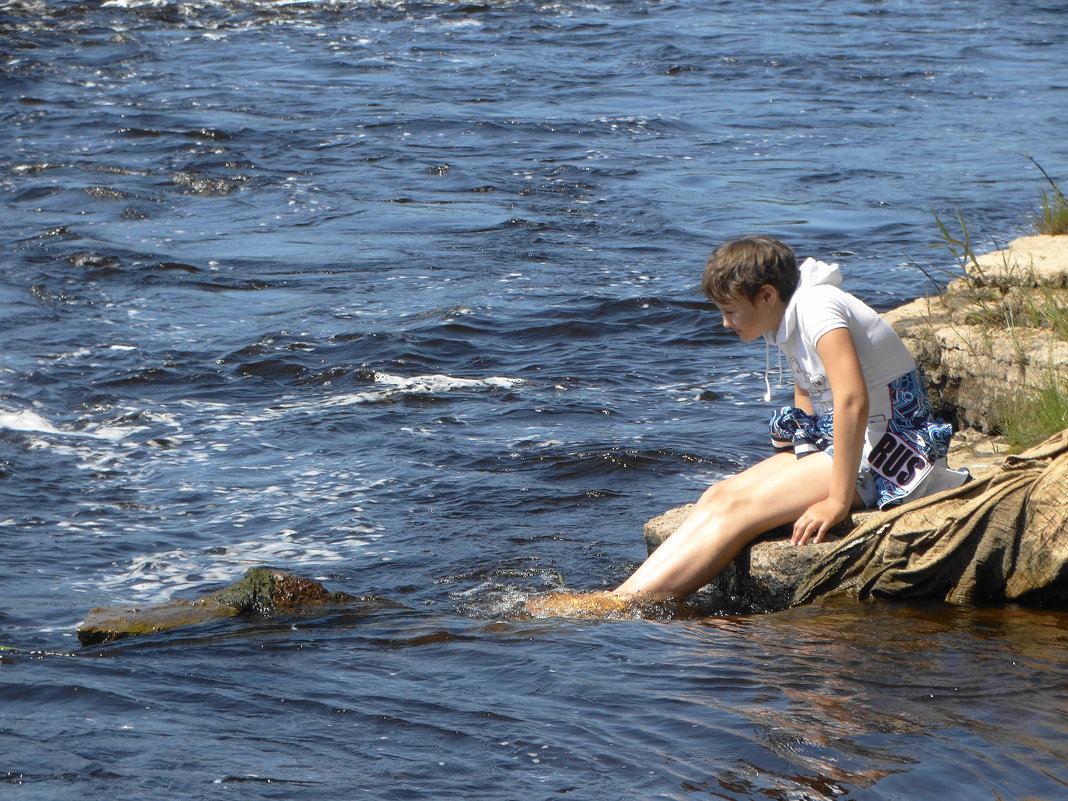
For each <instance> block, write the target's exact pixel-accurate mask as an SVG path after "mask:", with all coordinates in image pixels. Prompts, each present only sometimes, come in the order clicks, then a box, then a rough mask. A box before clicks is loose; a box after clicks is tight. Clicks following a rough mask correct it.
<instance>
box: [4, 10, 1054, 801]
mask: <svg viewBox="0 0 1068 801" xmlns="http://www.w3.org/2000/svg"><path fill="white" fill-rule="evenodd" d="M0 9H2V10H0V29H2V32H3V39H2V46H3V65H2V68H0V70H2V71H0V82H2V84H0V85H2V89H3V113H2V122H0V129H2V136H3V141H4V147H3V151H2V153H0V197H2V202H3V213H2V216H0V232H2V236H3V243H4V247H3V255H2V260H3V261H2V264H3V269H2V270H0V310H2V311H0V314H2V317H0V319H2V320H3V350H2V357H0V537H2V543H3V554H4V560H3V571H2V578H0V632H2V639H0V646H2V647H3V650H0V781H4V782H6V783H7V784H9V785H10V787H9V791H8V793H7V794H9V795H11V796H12V797H13V798H15V797H17V798H22V799H48V800H49V801H55V799H68V798H70V799H87V798H89V799H95V798H121V799H141V798H145V799H157V798H159V797H160V796H161V795H165V796H167V797H175V798H182V799H216V798H242V799H244V798H249V799H261V798H263V799H267V798H284V799H303V798H308V799H364V798H366V799H405V800H408V799H418V798H427V799H460V798H463V799H487V801H490V800H492V801H506V800H508V799H516V800H517V801H520V800H521V801H530V800H531V799H550V798H559V797H571V798H576V799H592V800H594V801H613V800H614V799H643V800H644V799H682V798H686V799H691V798H706V797H707V798H717V799H752V798H766V799H775V800H776V801H785V800H787V799H789V800H800V799H863V800H864V801H868V800H874V799H910V800H911V799H929V798H938V799H962V800H964V799H967V801H975V799H999V800H1001V801H1008V800H1009V799H1020V800H1021V801H1022V800H1023V799H1043V800H1044V801H1051V800H1052V799H1061V798H1065V797H1068V768H1066V763H1068V746H1066V742H1068V718H1066V713H1068V701H1066V697H1068V696H1066V694H1065V687H1066V683H1068V647H1066V646H1068V614H1066V613H1065V612H1063V611H1056V610H1024V609H961V608H948V607H939V606H930V605H926V606H923V605H918V606H891V605H879V606H863V607H854V606H837V607H831V608H819V609H816V608H802V609H797V610H793V611H790V612H787V613H782V614H776V615H765V616H740V615H729V614H714V611H715V610H711V611H712V612H713V613H710V614H709V615H708V616H706V617H702V618H699V619H696V620H687V621H671V620H661V621H652V620H646V621H614V622H575V621H563V620H544V621H523V620H521V619H519V618H517V616H516V615H515V610H516V609H517V608H518V606H519V605H520V604H521V603H522V601H523V600H525V599H527V598H530V597H531V596H533V595H535V594H537V593H539V592H543V591H546V590H550V589H556V588H559V587H568V588H576V589H590V588H599V587H607V586H610V585H612V584H613V583H615V582H617V581H619V580H620V579H621V578H622V577H623V576H625V575H626V574H627V573H628V571H629V570H630V569H631V568H632V567H633V565H634V564H635V563H637V562H638V561H640V560H641V558H642V556H643V543H642V538H641V526H642V523H643V522H644V521H645V520H646V519H648V518H650V517H652V516H654V515H656V514H659V513H660V512H662V511H663V510H665V509H667V508H669V507H671V506H674V505H677V504H680V503H683V502H686V501H689V500H692V499H693V498H694V497H695V495H696V494H697V493H698V492H699V491H700V490H701V489H702V488H703V487H704V486H706V485H707V484H708V483H710V482H712V481H714V480H716V479H717V478H719V477H722V476H723V475H725V474H728V473H730V472H732V471H734V470H736V469H738V468H739V467H742V466H744V465H746V464H749V463H751V462H752V461H753V460H755V459H758V458H760V457H761V456H762V455H763V454H764V448H765V444H764V434H763V431H764V430H765V429H764V424H763V421H764V419H765V418H766V416H767V414H768V404H765V403H763V402H762V401H761V400H760V396H761V395H762V394H763V391H764V387H763V376H762V372H763V368H764V354H763V351H762V349H760V348H756V347H754V346H744V345H741V344H740V343H738V342H736V341H735V340H734V338H733V335H731V334H729V332H726V331H725V330H724V329H722V328H721V327H719V325H718V322H719V321H718V318H717V317H716V315H715V314H713V313H712V312H711V310H710V308H709V307H708V306H707V305H706V304H705V303H703V302H702V301H701V298H700V297H699V293H698V292H697V291H696V288H695V287H696V283H697V280H698V276H699V272H700V269H701V265H702V263H703V260H704V257H705V256H706V255H707V252H708V251H709V250H710V249H711V248H712V247H714V246H715V245H716V244H718V243H719V242H721V241H722V240H723V239H724V238H726V237H729V236H733V235H738V234H742V233H749V232H764V233H771V234H773V235H777V236H780V237H783V238H785V239H786V240H788V241H790V242H791V243H793V244H794V245H795V247H796V248H797V250H798V251H799V253H800V254H801V255H802V256H805V255H815V256H818V257H821V258H824V259H827V260H834V261H838V262H839V263H840V264H841V265H842V269H843V272H844V273H845V275H846V287H847V288H848V289H850V290H852V291H854V292H856V293H857V294H859V295H860V296H862V297H863V298H865V299H866V300H867V301H868V302H870V303H871V304H872V305H874V306H876V307H877V308H881V309H885V308H889V307H891V306H893V305H895V304H898V303H900V302H902V301H904V300H906V299H910V298H912V297H915V296H917V295H919V294H924V293H928V292H930V291H931V290H932V289H933V286H932V282H931V278H938V277H940V276H944V275H945V273H946V271H947V270H949V269H951V268H952V267H953V266H954V261H953V258H952V256H951V254H949V253H948V252H947V251H946V250H944V249H938V248H933V247H932V244H934V243H936V242H937V240H938V232H937V228H936V226H935V222H934V215H935V213H938V214H940V215H942V216H943V218H946V219H949V218H952V216H953V214H954V213H955V210H958V209H959V210H960V211H961V213H962V214H963V215H964V217H965V218H966V220H967V221H968V224H969V226H970V229H971V232H972V235H973V236H974V237H975V242H976V247H977V249H979V250H986V249H989V248H990V247H992V246H993V245H996V244H998V243H999V242H1004V241H1006V240H1008V239H1011V238H1013V237H1015V236H1018V235H1021V234H1023V233H1025V232H1026V231H1027V226H1028V223H1029V220H1030V216H1031V214H1032V213H1033V210H1034V209H1035V207H1036V206H1037V205H1038V198H1039V194H1040V192H1041V190H1042V189H1043V188H1044V186H1045V185H1044V183H1043V179H1042V176H1041V174H1040V173H1039V172H1038V170H1037V169H1035V167H1034V166H1033V165H1032V164H1031V162H1030V161H1028V160H1027V159H1026V158H1024V156H1023V155H1022V154H1024V153H1028V154H1032V155H1033V156H1034V157H1035V159H1036V160H1037V161H1038V162H1039V163H1040V164H1042V165H1043V166H1044V167H1045V168H1047V169H1048V170H1049V171H1050V172H1051V173H1052V174H1053V175H1054V176H1055V177H1056V176H1059V177H1060V178H1061V179H1062V180H1063V182H1064V183H1068V144H1066V139H1065V137H1064V135H1063V132H1064V131H1065V130H1066V129H1068V67H1066V65H1068V62H1066V61H1065V58H1064V53H1065V52H1066V45H1068V22H1066V20H1068V14H1066V11H1068V9H1066V8H1065V6H1064V4H1063V3H1062V2H1059V0H996V1H995V0H973V1H972V2H953V0H948V1H947V0H938V2H935V1H934V0H839V1H838V2H830V1H829V0H824V1H822V2H821V1H820V0H817V1H816V2H805V3H800V2H790V1H789V0H786V1H784V2H772V1H771V0H753V1H752V2H746V3H744V4H743V3H730V2H699V0H678V1H677V2H676V1H672V2H649V1H644V2H639V1H638V0H621V1H620V2H611V3H609V2H537V1H536V0H515V1H514V2H513V1H512V0H488V1H487V2H475V3H460V2H445V1H441V2H433V1H427V2H415V1H414V0H411V1H406V0H396V1H391V2H387V1H386V0H380V1H379V2H360V1H359V0H335V1H333V2H324V1H323V0H310V1H309V2H278V3H270V2H238V1H236V0H233V1H231V0H225V1H224V2H218V1H216V0H201V1H200V2H189V3H185V2H182V3H177V2H173V3H169V2H140V1H139V0H112V1H111V2H40V1H35V0H24V1H19V2H5V3H3V4H2V5H0ZM928 276H930V278H929V277H928ZM776 393H777V397H776V399H775V402H776V403H778V402H779V401H781V400H784V399H786V398H788V396H789V393H788V392H787V389H786V387H779V388H777V390H776ZM254 565H271V566H275V567H280V568H284V569H287V570H289V571H292V572H295V573H298V574H300V575H304V576H308V577H312V578H317V579H319V580H321V581H323V582H324V583H325V584H326V585H327V586H328V587H329V588H330V589H335V590H343V591H346V592H350V593H353V594H357V595H363V594H373V595H376V596H379V597H382V598H384V599H388V601H389V603H383V604H378V605H376V604H370V605H365V606H361V607H359V608H358V609H354V610H352V611H351V612H346V613H344V614H334V615H330V616H328V617H325V618H319V619H282V620H255V619H242V620H228V621H225V622H221V623H217V624H213V625H210V626H203V627H196V628H193V629H186V630H181V631H176V632H171V633H168V634H158V635H153V636H150V637H146V638H143V639H139V640H127V641H124V642H120V643H116V644H112V645H108V646H102V647H95V648H80V647H79V646H78V643H77V639H76V636H75V628H76V626H77V624H78V622H79V621H80V620H81V619H82V618H83V617H84V615H85V613H86V612H87V611H88V610H89V609H90V608H92V607H95V606H101V605H113V604H127V603H135V604H144V603H153V602H158V601H165V600H169V599H175V598H191V597H195V596H196V595H198V594H200V593H203V592H208V591H211V590H215V589H218V588H220V587H222V586H224V585H225V584H228V583H230V582H232V581H234V580H236V579H237V578H239V577H240V576H241V575H242V574H243V572H244V571H245V570H246V569H247V568H248V567H251V566H254Z"/></svg>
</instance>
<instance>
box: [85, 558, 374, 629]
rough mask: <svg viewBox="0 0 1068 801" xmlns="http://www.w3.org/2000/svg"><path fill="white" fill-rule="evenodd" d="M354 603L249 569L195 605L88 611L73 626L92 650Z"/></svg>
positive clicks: (300, 581)
mask: <svg viewBox="0 0 1068 801" xmlns="http://www.w3.org/2000/svg"><path fill="white" fill-rule="evenodd" d="M356 600H358V599H357V598H355V597H354V596H352V595H348V594H346V593H343V592H330V591H329V590H327V589H326V588H325V587H324V586H323V585H322V584H320V583H319V582H318V581H313V580H312V579H307V578H302V577H300V576H295V575H293V574H291V573H284V572H282V571H279V570H270V569H267V568H263V567H254V568H251V569H250V570H248V571H247V572H246V573H245V575H244V576H243V577H242V578H241V580H240V581H237V582H235V583H234V584H231V585H230V586H229V587H225V588H224V589H221V590H219V591H217V592H213V593H211V594H209V595H205V596H203V597H201V598H197V599H195V600H176V601H168V602H166V603H162V604H152V605H150V606H110V607H98V608H96V609H93V610H90V612H89V614H87V615H86V617H85V620H84V621H83V622H82V623H81V625H79V626H78V641H79V642H80V643H81V644H82V645H97V644H99V643H104V642H111V641H112V640H119V639H123V638H124V637H134V636H137V635H139V634H151V633H153V632H157V631H167V630H169V629H173V628H178V627H179V626H190V625H193V624H196V623H207V622H209V621H212V620H216V619H218V618H223V617H234V616H236V615H258V616H261V617H272V616H274V615H278V614H285V613H291V612H297V611H301V612H303V611H305V610H309V609H316V608H325V607H334V606H339V605H342V604H347V603H350V602H353V601H356Z"/></svg>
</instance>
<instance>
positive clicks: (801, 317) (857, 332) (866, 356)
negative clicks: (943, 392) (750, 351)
mask: <svg viewBox="0 0 1068 801" xmlns="http://www.w3.org/2000/svg"><path fill="white" fill-rule="evenodd" d="M840 281H841V273H839V272H838V270H837V267H836V266H835V265H827V264H824V263H823V262H816V261H813V260H812V259H809V260H808V261H806V262H805V264H803V265H802V267H801V282H800V285H799V286H798V288H797V289H796V290H795V291H794V294H793V296H792V297H791V298H790V302H789V304H788V305H787V308H786V313H785V314H784V315H783V320H782V323H781V324H780V325H779V330H778V331H777V332H776V333H775V335H774V340H773V341H774V343H775V344H776V345H778V346H779V347H780V348H781V349H782V351H783V353H784V354H785V355H786V357H787V359H788V360H789V362H790V370H791V372H792V373H793V377H794V381H796V382H797V385H798V386H799V387H800V388H801V389H802V391H804V392H805V393H806V394H807V395H808V396H809V398H810V399H811V401H812V406H813V410H814V411H815V413H816V414H827V413H829V412H830V411H831V410H832V408H833V401H832V398H831V384H830V381H829V380H828V378H827V369H826V368H825V367H824V365H823V360H822V359H820V357H819V354H818V353H817V352H816V343H817V342H819V340H820V337H822V336H823V335H824V334H826V333H827V332H828V331H833V330H834V329H836V328H848V329H849V333H850V335H851V336H852V338H853V344H854V346H855V347H856V349H857V356H858V358H859V359H860V367H861V370H862V371H863V372H864V381H865V383H866V384H867V386H868V395H869V398H870V400H871V406H872V408H873V409H874V408H876V406H877V405H881V402H882V400H883V399H884V398H885V395H886V385H887V384H889V383H890V382H891V381H893V380H894V379H895V378H899V377H900V376H903V375H904V374H905V373H908V372H910V371H911V370H914V369H916V362H915V361H914V360H913V358H912V354H911V353H909V351H908V348H906V347H905V345H904V343H903V342H902V341H901V338H900V337H899V336H898V335H897V333H896V332H895V331H894V329H893V328H891V327H890V325H889V324H888V323H887V322H886V321H885V320H883V318H882V317H880V316H879V314H878V313H877V312H876V311H875V310H874V309H872V308H871V307H870V306H868V305H867V304H866V303H864V302H863V301H861V300H860V299H859V298H856V297H854V296H853V295H850V294H849V293H848V292H843V291H842V290H841V289H839V288H838V287H837V286H836V284H837V283H839V282H840ZM873 394H874V397H873Z"/></svg>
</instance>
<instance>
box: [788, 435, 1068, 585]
mask: <svg viewBox="0 0 1068 801" xmlns="http://www.w3.org/2000/svg"><path fill="white" fill-rule="evenodd" d="M832 597H854V598H857V599H860V600H866V599H874V598H894V599H902V600H906V599H907V600H916V599H931V600H940V601H946V602H949V603H956V604H977V603H989V602H1006V601H1011V602H1018V603H1025V604H1036V605H1045V604H1049V605H1058V606H1063V605H1068V429H1065V430H1064V431H1062V432H1060V433H1059V434H1057V435H1055V436H1053V437H1051V438H1050V439H1048V440H1046V442H1044V443H1042V444H1041V445H1038V446H1037V447H1035V448H1032V449H1030V450H1028V451H1025V452H1024V453H1022V454H1020V455H1019V456H1008V457H1006V459H1005V462H1004V464H1003V465H1002V467H1001V469H1000V470H998V471H996V472H993V473H990V474H988V475H986V476H983V477H982V478H979V479H977V480H975V481H972V482H971V483H969V484H965V485H963V486H961V487H957V488H955V489H950V490H946V491H944V492H941V493H938V494H935V495H931V496H928V497H926V498H921V499H919V500H916V501H913V502H911V503H907V504H905V505H903V506H900V507H897V508H894V509H891V510H889V511H887V512H883V513H881V514H879V515H876V516H874V517H872V518H871V519H870V520H869V521H867V522H866V523H864V524H862V525H861V526H859V527H857V528H856V529H855V530H854V531H853V532H852V533H851V534H850V535H849V536H848V537H847V538H846V539H844V540H843V541H842V543H841V544H840V545H839V546H838V547H837V548H835V549H834V550H833V551H831V552H830V553H829V554H827V555H826V556H825V557H824V558H823V559H821V560H820V561H819V562H818V563H817V564H816V565H815V566H814V567H813V568H812V570H811V571H810V572H809V574H808V575H807V576H806V577H805V579H804V580H803V581H802V582H801V585H800V586H799V587H798V589H797V591H796V592H795V593H794V598H793V605H795V606H797V605H801V604H806V603H813V602H818V601H822V600H825V599H829V598H832Z"/></svg>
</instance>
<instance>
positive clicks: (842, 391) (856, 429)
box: [791, 328, 868, 545]
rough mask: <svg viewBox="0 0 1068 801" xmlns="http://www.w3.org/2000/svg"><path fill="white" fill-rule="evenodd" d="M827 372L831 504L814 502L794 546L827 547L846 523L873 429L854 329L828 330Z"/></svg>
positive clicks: (823, 349)
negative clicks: (831, 408)
mask: <svg viewBox="0 0 1068 801" xmlns="http://www.w3.org/2000/svg"><path fill="white" fill-rule="evenodd" d="M816 353H818V354H819V357H820V359H821V360H822V361H823V365H824V367H825V368H826V369H827V378H828V379H829V380H830V383H831V395H832V398H833V402H834V458H833V460H832V463H831V482H830V487H829V488H828V492H827V497H826V499H824V500H822V501H820V502H819V503H814V504H813V505H812V506H810V507H809V508H808V509H806V510H805V511H804V513H803V514H802V515H801V517H800V518H798V520H797V522H796V523H794V533H793V537H792V539H791V541H792V542H793V544H794V545H803V544H804V543H806V542H808V541H810V540H811V541H812V542H822V541H823V538H824V536H826V534H827V532H828V531H829V530H830V528H831V527H832V526H834V525H835V524H837V523H840V522H841V521H842V520H845V518H846V515H848V514H849V510H850V508H851V507H852V505H853V498H854V496H855V494H856V487H857V471H858V470H859V468H860V457H861V454H862V453H863V449H864V430H865V428H867V424H868V387H867V384H866V383H865V381H864V371H863V370H862V369H861V367H860V358H859V357H858V356H857V349H856V347H855V346H854V345H853V337H852V336H851V335H850V333H849V329H848V328H835V329H833V330H831V331H828V332H827V333H826V334H824V335H823V336H822V337H820V339H819V341H818V342H817V343H816Z"/></svg>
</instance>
